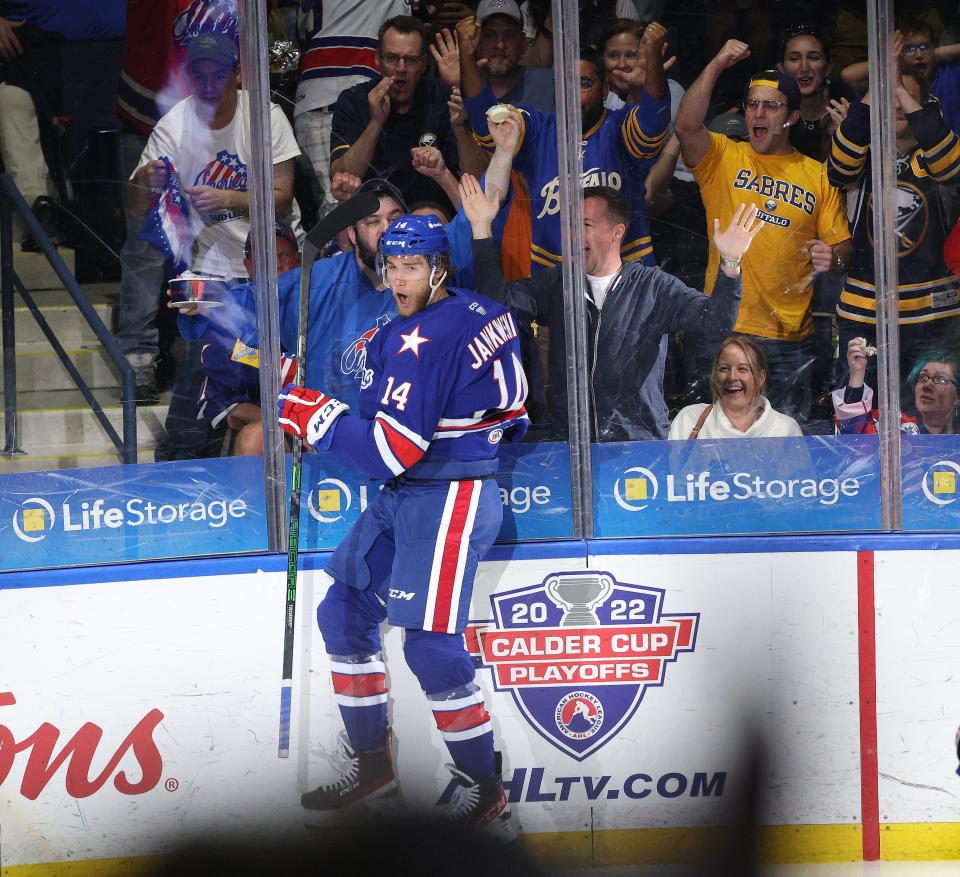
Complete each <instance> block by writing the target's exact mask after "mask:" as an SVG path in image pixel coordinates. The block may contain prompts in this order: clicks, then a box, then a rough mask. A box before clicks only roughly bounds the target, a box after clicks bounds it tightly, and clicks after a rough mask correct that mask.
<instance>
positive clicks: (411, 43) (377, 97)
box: [330, 15, 486, 204]
mask: <svg viewBox="0 0 960 877" xmlns="http://www.w3.org/2000/svg"><path fill="white" fill-rule="evenodd" d="M426 49H427V47H426V35H425V31H424V27H423V25H422V24H421V23H420V22H419V21H417V19H415V18H413V17H412V16H408V15H396V16H394V17H393V18H389V19H387V21H385V22H384V23H383V25H382V26H381V27H380V32H379V34H378V40H377V57H376V59H377V67H378V68H379V69H380V70H381V72H382V73H383V76H382V77H381V78H380V79H379V80H374V81H371V82H365V83H361V84H360V85H355V86H353V88H348V89H347V90H346V91H345V92H343V93H342V94H341V95H340V97H339V98H337V103H336V105H335V106H334V110H333V130H332V133H331V135H330V147H331V148H330V175H331V176H333V174H336V173H338V172H341V171H342V172H344V173H349V174H353V175H354V176H357V177H360V179H369V178H371V177H380V178H382V179H385V180H389V182H390V183H392V184H393V185H394V186H396V188H397V189H398V190H399V191H400V193H401V194H402V195H403V197H404V198H405V199H406V200H407V201H409V202H411V203H413V202H414V201H423V200H427V201H439V202H440V203H441V204H447V203H449V199H448V198H447V196H446V194H445V193H444V192H443V190H442V189H441V188H440V187H439V186H438V185H437V184H436V183H435V182H434V181H433V180H428V179H424V178H423V176H421V175H420V174H418V173H417V171H416V170H415V169H414V167H413V164H412V157H411V150H413V149H415V148H417V147H418V146H435V147H436V148H437V149H439V150H440V152H441V153H442V155H443V159H444V162H445V163H446V165H447V167H448V168H450V169H451V170H452V171H454V173H457V172H458V170H460V169H462V170H464V171H471V172H472V173H476V174H480V173H483V171H484V170H485V168H486V160H485V157H484V155H483V153H482V151H481V150H480V149H479V148H478V147H476V145H475V144H474V143H472V140H471V138H470V137H469V136H468V135H469V131H467V130H466V129H462V130H463V131H464V133H463V135H462V136H461V137H460V138H459V139H458V138H457V136H456V132H455V131H454V128H453V126H452V125H451V123H450V114H449V108H448V106H447V102H448V101H449V100H450V95H451V92H450V88H449V87H448V86H446V85H444V84H443V83H442V82H439V81H438V80H435V79H432V78H431V77H424V75H423V74H424V72H425V71H426V66H427V63H426Z"/></svg>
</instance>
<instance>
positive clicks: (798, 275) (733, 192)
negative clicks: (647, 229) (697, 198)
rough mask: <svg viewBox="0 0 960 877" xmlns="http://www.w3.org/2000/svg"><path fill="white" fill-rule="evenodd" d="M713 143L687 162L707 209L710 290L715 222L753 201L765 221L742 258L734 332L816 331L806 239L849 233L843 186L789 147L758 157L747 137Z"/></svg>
mask: <svg viewBox="0 0 960 877" xmlns="http://www.w3.org/2000/svg"><path fill="white" fill-rule="evenodd" d="M710 140H711V144H710V149H709V151H708V152H707V154H706V155H705V156H704V158H703V160H702V161H701V162H700V163H699V164H698V165H697V166H696V167H692V168H690V172H691V173H692V174H693V176H694V177H695V179H696V181H697V183H698V184H699V186H700V195H701V197H702V198H703V206H704V209H705V210H706V214H707V239H708V240H709V241H710V261H709V264H708V266H707V280H706V289H707V292H712V291H713V284H714V282H715V281H716V279H717V270H718V269H719V267H720V254H719V253H718V252H717V249H716V247H714V245H713V220H714V219H719V220H720V228H726V227H727V225H728V224H729V223H730V220H731V219H733V214H734V213H735V212H736V209H737V207H739V206H740V205H741V204H748V205H749V204H753V205H754V206H756V208H757V210H758V211H759V213H758V216H759V218H760V219H761V221H763V223H764V225H765V227H764V228H763V229H762V230H761V231H760V233H759V234H758V235H757V236H756V238H754V240H753V243H752V244H751V245H750V249H749V250H748V252H747V254H746V255H745V256H744V257H743V261H742V263H741V266H740V268H741V270H742V272H743V300H742V301H741V302H740V313H739V316H738V317H737V324H736V326H735V327H734V329H735V331H737V332H744V333H747V334H749V335H759V336H760V337H762V338H777V339H781V340H785V341H799V340H801V339H803V338H806V337H808V336H809V335H810V334H812V332H813V318H812V317H811V315H810V299H811V296H812V295H813V285H812V284H813V265H812V264H811V262H810V257H809V256H808V255H805V254H804V252H803V250H804V249H805V248H806V244H807V241H809V240H812V239H814V238H819V239H820V240H822V241H823V242H824V243H827V244H830V245H831V246H832V245H834V244H838V243H840V242H841V241H845V240H846V239H847V238H849V237H850V230H849V227H848V226H847V216H846V212H845V210H844V207H843V202H842V199H841V193H840V190H839V189H837V188H835V187H834V186H831V185H830V181H829V180H828V179H827V171H826V167H825V166H824V165H823V164H821V163H819V162H817V161H814V160H813V159H812V158H807V156H805V155H802V154H801V153H799V152H797V151H796V150H792V151H791V152H790V153H788V154H787V155H761V154H760V153H758V152H755V151H754V149H753V147H752V146H751V145H750V144H749V143H738V142H736V141H734V140H730V139H729V138H727V137H724V136H722V135H720V134H714V133H712V132H711V134H710Z"/></svg>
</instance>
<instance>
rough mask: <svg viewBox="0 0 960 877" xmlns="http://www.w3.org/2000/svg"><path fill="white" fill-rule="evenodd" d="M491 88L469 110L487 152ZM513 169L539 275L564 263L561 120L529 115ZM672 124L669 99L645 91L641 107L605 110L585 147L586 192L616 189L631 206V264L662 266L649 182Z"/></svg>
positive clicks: (627, 255) (627, 254)
mask: <svg viewBox="0 0 960 877" xmlns="http://www.w3.org/2000/svg"><path fill="white" fill-rule="evenodd" d="M497 102H498V101H497V99H496V98H495V97H494V95H493V92H492V91H491V90H490V86H489V85H487V86H485V87H484V90H483V91H482V92H480V94H479V95H477V96H476V97H474V98H468V99H467V100H465V101H464V105H465V107H466V109H467V112H468V114H469V116H470V124H471V125H472V126H473V130H474V131H475V132H476V134H477V137H478V138H479V140H480V143H481V145H483V146H484V147H486V148H490V147H492V146H493V139H492V138H491V137H490V129H489V128H488V127H487V116H486V112H487V110H488V109H489V108H490V107H491V106H492V105H493V104H495V103H497ZM520 118H521V127H520V144H519V146H518V148H517V155H516V158H515V159H514V167H515V168H516V169H517V170H518V171H519V172H520V173H522V174H523V175H524V177H526V180H527V185H528V186H529V188H530V206H531V209H532V211H533V241H532V244H531V247H530V258H531V266H532V269H533V270H534V271H536V270H539V269H540V268H549V267H551V266H552V265H556V264H558V263H559V262H560V261H561V260H562V256H561V252H560V251H561V246H560V183H559V165H558V162H557V117H556V115H555V114H553V113H541V112H537V111H536V110H530V109H529V108H524V110H523V112H522V113H521V114H520ZM669 122H670V97H669V95H668V96H667V97H665V98H663V99H662V100H654V99H653V98H651V97H650V96H649V95H648V94H647V93H646V92H644V93H643V96H642V97H641V99H640V102H639V103H637V104H628V105H627V106H625V107H623V109H620V110H615V111H613V112H611V111H610V110H606V109H605V110H604V111H603V113H602V114H601V116H600V118H599V120H598V121H597V123H596V124H595V125H594V126H593V127H592V128H590V130H589V131H586V132H584V134H583V135H582V137H581V141H580V155H581V185H583V186H609V187H610V188H611V189H618V190H620V191H621V192H622V193H623V195H624V197H625V198H626V199H627V200H628V201H629V202H630V209H631V220H630V227H629V228H628V229H627V233H626V235H625V236H624V242H623V244H622V246H621V248H620V254H621V256H622V257H623V259H625V260H627V261H635V260H638V259H639V260H642V261H643V262H644V264H646V265H651V266H653V265H655V264H656V262H655V261H654V258H653V245H652V244H651V241H650V226H649V223H648V221H647V206H646V204H647V202H646V178H647V174H648V173H649V171H650V168H651V167H652V166H653V164H654V162H655V161H656V160H657V158H658V157H659V155H660V153H661V152H662V151H663V145H664V142H665V140H666V133H667V125H668V124H669Z"/></svg>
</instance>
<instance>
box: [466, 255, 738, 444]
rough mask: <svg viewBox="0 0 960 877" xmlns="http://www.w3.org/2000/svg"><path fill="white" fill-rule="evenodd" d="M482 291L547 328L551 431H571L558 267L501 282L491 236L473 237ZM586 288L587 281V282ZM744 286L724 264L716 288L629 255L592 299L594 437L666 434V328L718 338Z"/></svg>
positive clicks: (730, 326)
mask: <svg viewBox="0 0 960 877" xmlns="http://www.w3.org/2000/svg"><path fill="white" fill-rule="evenodd" d="M473 254H474V256H473V258H474V268H475V272H476V277H477V291H478V292H480V293H481V294H483V295H486V296H489V297H490V298H492V299H495V300H496V301H499V302H501V303H502V304H505V305H507V306H508V307H510V308H511V309H512V310H513V311H514V313H515V314H516V316H517V318H518V319H519V320H521V321H523V322H525V323H529V322H531V321H533V320H536V322H537V323H538V324H539V325H541V326H548V327H549V328H550V350H549V356H548V360H549V375H550V390H549V394H548V396H549V401H550V403H551V407H552V411H553V421H552V428H551V430H550V432H551V436H552V437H555V438H557V439H566V438H567V382H566V375H567V348H566V337H565V332H564V308H563V290H562V276H561V273H560V271H561V269H560V267H559V266H558V267H555V268H548V269H546V270H544V271H538V272H537V273H536V274H534V275H533V276H531V277H527V278H525V279H523V280H515V281H512V282H510V283H504V282H503V273H502V271H501V268H500V255H499V253H498V251H497V247H496V243H495V242H494V241H493V240H489V239H488V240H482V241H474V242H473ZM588 289H589V287H588ZM742 290H743V286H742V282H741V279H740V278H739V277H737V278H733V279H732V278H729V277H727V276H726V275H725V274H724V273H723V272H722V271H721V272H720V274H719V275H718V277H717V282H716V285H715V288H714V292H713V295H710V296H707V295H704V294H703V293H702V292H699V291H697V290H696V289H690V287H688V286H684V284H683V283H681V282H680V281H679V280H678V279H677V278H676V277H674V276H673V275H672V274H667V273H666V272H664V271H661V270H660V269H659V268H648V267H646V266H645V265H643V264H641V263H640V262H624V263H623V266H622V268H621V269H620V273H619V274H618V275H617V276H616V277H615V278H614V280H613V282H612V283H611V285H610V287H609V289H608V290H607V296H606V299H605V301H604V304H603V309H602V311H601V310H598V309H597V308H596V307H595V306H594V304H593V302H592V301H590V300H589V299H588V300H587V315H588V321H589V324H588V327H587V344H588V352H589V361H588V363H587V367H588V369H589V380H590V390H591V408H592V411H591V417H592V423H591V435H592V437H593V439H594V441H601V442H617V441H630V440H635V439H663V438H666V437H667V432H668V431H669V429H670V421H669V418H668V416H667V404H666V401H665V400H664V398H663V370H664V362H665V359H666V348H667V335H668V334H669V333H671V332H678V331H682V330H688V331H691V330H696V331H697V332H698V333H702V334H704V335H706V337H707V339H708V341H709V343H716V342H717V341H719V340H720V339H722V338H723V337H725V336H726V335H728V334H729V333H730V332H731V330H732V329H733V325H734V323H735V322H736V320H737V311H738V309H739V307H740V296H741V293H742Z"/></svg>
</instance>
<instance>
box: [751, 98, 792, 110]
mask: <svg viewBox="0 0 960 877" xmlns="http://www.w3.org/2000/svg"><path fill="white" fill-rule="evenodd" d="M760 104H763V108H764V109H765V110H766V111H767V112H768V113H775V112H776V111H777V110H779V109H780V107H785V106H786V105H787V102H786V101H782V100H760V99H759V98H756V97H751V98H747V99H746V100H745V101H744V102H743V105H744V107H745V108H746V109H748V110H753V111H754V112H756V111H757V110H759V109H760Z"/></svg>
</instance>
